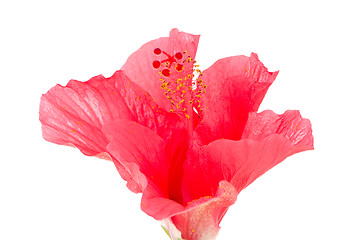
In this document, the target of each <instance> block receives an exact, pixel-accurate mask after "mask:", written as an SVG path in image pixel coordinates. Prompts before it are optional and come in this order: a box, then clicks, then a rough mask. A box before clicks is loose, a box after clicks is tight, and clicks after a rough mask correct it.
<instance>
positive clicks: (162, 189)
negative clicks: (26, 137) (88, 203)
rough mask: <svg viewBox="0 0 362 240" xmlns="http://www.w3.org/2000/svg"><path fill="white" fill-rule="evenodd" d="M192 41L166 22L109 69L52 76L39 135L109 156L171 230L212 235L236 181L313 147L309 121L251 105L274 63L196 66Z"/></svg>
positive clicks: (236, 60)
mask: <svg viewBox="0 0 362 240" xmlns="http://www.w3.org/2000/svg"><path fill="white" fill-rule="evenodd" d="M198 41H199V36H196V35H191V34H187V33H183V32H179V31H178V30H177V29H173V30H172V31H171V32H170V36H169V37H163V38H159V39H156V40H153V41H151V42H148V43H146V44H145V45H143V46H142V47H141V48H140V49H139V50H138V51H136V52H135V53H133V54H132V55H131V56H130V57H129V58H128V60H127V62H126V63H125V64H124V66H123V67H122V68H121V70H119V71H117V72H115V73H114V75H113V76H111V77H109V78H105V77H103V76H102V75H99V76H96V77H93V78H91V79H90V80H89V81H87V82H79V81H76V80H71V81H70V82H69V83H68V84H67V85H66V86H65V87H63V86H60V85H56V86H55V87H53V88H52V89H50V90H49V91H48V92H47V93H46V94H44V95H43V96H42V98H41V103H40V121H41V123H42V130H43V137H44V139H46V140H47V141H50V142H53V143H57V144H63V145H70V146H74V147H77V148H78V149H79V150H80V151H81V152H82V153H83V154H85V155H89V156H98V157H100V158H105V159H108V160H111V161H113V162H114V164H115V166H116V167H117V170H118V171H119V173H120V175H121V176H122V178H123V179H124V180H126V181H127V187H128V188H129V189H130V190H131V191H133V192H135V193H143V195H142V201H141V209H142V210H143V211H144V212H145V213H147V214H148V215H150V216H152V217H153V218H155V219H156V220H162V222H163V226H164V228H165V229H166V230H167V232H168V233H169V235H170V237H171V238H172V239H181V238H182V239H187V240H198V239H215V238H216V236H217V233H218V231H219V229H220V227H219V223H220V221H221V220H222V218H223V216H224V214H225V213H226V211H227V210H228V208H229V206H230V205H232V204H233V203H234V202H235V201H236V198H237V195H238V193H239V192H240V191H241V190H242V189H244V188H245V187H247V186H248V185H249V184H250V183H252V182H253V181H254V180H255V179H256V178H258V177H259V176H261V175H262V174H263V173H265V172H266V171H268V170H269V169H270V168H272V167H273V166H275V165H276V164H278V163H280V162H281V161H283V160H284V159H285V158H286V157H288V156H290V155H292V154H294V153H297V152H301V151H305V150H310V149H313V136H312V130H311V125H310V122H309V120H307V119H304V118H302V117H301V116H300V114H299V112H298V111H291V110H289V111H286V112H285V113H284V114H282V115H277V114H275V113H274V112H272V111H270V110H266V111H263V112H261V113H257V110H258V107H259V105H260V103H261V101H262V99H263V98H264V95H265V94H266V92H267V90H268V88H269V86H270V85H271V84H272V82H273V81H274V79H275V78H276V76H277V74H278V72H268V70H267V69H266V68H265V67H264V65H263V64H262V63H261V62H260V61H259V59H258V56H257V55H256V54H254V53H253V54H251V56H250V57H246V56H235V57H228V58H224V59H220V60H218V61H217V62H216V63H215V64H214V65H212V66H211V67H210V68H208V69H206V70H205V71H203V72H201V71H200V70H198V65H197V64H196V61H195V55H196V50H197V45H198Z"/></svg>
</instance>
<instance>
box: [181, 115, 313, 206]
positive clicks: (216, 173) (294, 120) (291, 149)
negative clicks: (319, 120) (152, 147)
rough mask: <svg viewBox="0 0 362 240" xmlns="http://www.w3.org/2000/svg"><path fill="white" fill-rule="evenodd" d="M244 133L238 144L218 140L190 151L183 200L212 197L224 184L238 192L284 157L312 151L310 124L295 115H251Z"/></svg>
mask: <svg viewBox="0 0 362 240" xmlns="http://www.w3.org/2000/svg"><path fill="white" fill-rule="evenodd" d="M244 132H245V134H243V136H242V139H241V140H239V141H233V140H228V139H224V140H223V139H221V140H217V141H214V142H212V143H210V144H208V145H206V146H202V147H200V146H194V147H193V149H191V150H190V151H189V153H188V158H187V160H186V161H185V164H184V182H183V196H184V200H186V201H190V200H192V199H197V198H200V197H203V196H207V195H211V196H213V195H214V194H215V192H216V190H217V186H218V184H219V182H220V181H223V180H226V181H228V182H230V183H231V184H232V185H233V186H234V187H235V188H236V189H237V191H241V190H242V189H243V188H245V187H246V186H248V185H249V184H250V183H252V182H253V181H254V180H255V179H257V178H258V177H259V176H261V175H262V174H264V173H265V172H266V171H268V170H269V169H271V168H272V167H274V166H275V165H277V164H278V163H280V162H281V161H283V160H284V159H285V158H286V157H288V156H290V155H292V154H294V153H297V152H301V151H305V150H310V149H313V137H312V130H311V125H310V122H309V120H307V119H303V118H302V117H301V116H300V114H299V112H298V111H287V112H285V113H284V114H283V115H277V114H275V113H273V112H272V111H264V112H262V113H250V117H249V119H248V123H247V124H246V127H245V131H244ZM195 182H197V183H198V184H195Z"/></svg>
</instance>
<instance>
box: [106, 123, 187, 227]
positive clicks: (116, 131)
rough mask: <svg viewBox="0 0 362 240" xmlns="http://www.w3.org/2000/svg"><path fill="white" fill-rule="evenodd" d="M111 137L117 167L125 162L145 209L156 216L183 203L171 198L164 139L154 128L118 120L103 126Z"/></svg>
mask: <svg viewBox="0 0 362 240" xmlns="http://www.w3.org/2000/svg"><path fill="white" fill-rule="evenodd" d="M103 130H104V133H105V134H106V136H107V138H108V139H110V143H109V144H108V146H107V151H108V152H109V153H110V154H112V156H114V158H115V160H114V162H115V163H116V167H118V166H119V165H121V166H124V167H125V169H126V170H127V172H129V173H130V174H131V176H132V178H133V179H134V180H135V181H136V182H137V183H138V185H139V186H140V187H141V191H142V192H143V195H142V203H141V208H142V210H143V211H144V212H146V213H147V214H149V215H150V216H152V217H154V218H155V219H157V220H161V219H164V218H166V217H169V216H170V215H173V214H175V213H177V212H180V211H182V210H183V209H184V207H183V206H182V205H180V204H178V203H176V202H174V201H172V200H170V199H169V198H168V177H169V176H168V168H169V165H170V162H169V161H168V160H167V156H166V152H165V141H164V140H163V139H162V138H161V137H160V136H158V135H157V134H156V133H155V132H154V131H152V130H150V129H148V128H146V127H144V126H141V125H139V124H137V123H136V122H132V121H129V120H115V121H113V122H111V123H109V124H106V125H105V126H104V129H103Z"/></svg>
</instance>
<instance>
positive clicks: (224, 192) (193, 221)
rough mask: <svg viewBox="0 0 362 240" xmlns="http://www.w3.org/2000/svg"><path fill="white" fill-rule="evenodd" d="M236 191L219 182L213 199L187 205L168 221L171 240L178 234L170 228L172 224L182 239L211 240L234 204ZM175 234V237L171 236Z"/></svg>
mask: <svg viewBox="0 0 362 240" xmlns="http://www.w3.org/2000/svg"><path fill="white" fill-rule="evenodd" d="M236 198H237V191H236V190H235V188H234V187H233V186H232V185H231V184H230V183H228V182H226V181H221V182H220V185H219V186H218V189H217V191H216V194H215V196H214V197H211V196H206V197H203V198H200V199H197V200H194V201H192V202H190V203H188V206H187V207H186V209H185V211H184V212H182V213H179V214H177V215H175V216H173V217H171V218H169V219H168V220H166V223H167V221H168V225H166V227H168V229H169V230H170V231H169V233H170V235H171V237H172V239H175V240H176V239H177V237H178V236H177V235H176V234H178V232H177V231H175V230H174V229H173V228H172V225H171V226H170V223H172V224H173V225H174V226H175V227H176V228H177V229H178V230H179V231H180V232H181V233H182V239H187V240H212V239H215V238H216V236H217V234H218V232H219V229H220V227H219V224H220V222H221V220H222V218H223V217H224V215H225V213H226V211H227V210H228V208H229V206H231V205H232V204H234V202H235V201H236ZM173 234H175V235H176V236H173Z"/></svg>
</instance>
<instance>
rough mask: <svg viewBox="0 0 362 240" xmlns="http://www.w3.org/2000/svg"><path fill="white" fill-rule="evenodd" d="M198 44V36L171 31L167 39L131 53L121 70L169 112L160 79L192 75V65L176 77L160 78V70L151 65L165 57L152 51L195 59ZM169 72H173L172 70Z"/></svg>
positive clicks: (169, 105)
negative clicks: (185, 52)
mask: <svg viewBox="0 0 362 240" xmlns="http://www.w3.org/2000/svg"><path fill="white" fill-rule="evenodd" d="M198 42H199V36H196V35H191V34H187V33H184V32H179V31H178V30H177V29H172V30H171V32H170V36H169V37H163V38H159V39H156V40H153V41H150V42H148V43H146V44H145V45H143V46H142V47H141V48H140V49H139V50H137V51H136V52H135V53H133V54H132V55H131V56H130V57H129V58H128V60H127V62H126V63H125V64H124V65H123V67H122V70H124V71H125V72H126V74H127V76H129V77H130V78H131V79H132V81H134V82H135V83H137V84H138V85H139V86H141V87H142V88H143V89H147V91H149V92H150V94H151V95H152V97H153V98H154V99H155V101H156V102H157V104H158V105H159V106H161V107H162V108H164V109H167V110H169V109H170V108H171V103H170V101H169V100H168V99H166V97H165V94H164V92H165V91H164V90H163V89H162V88H161V85H162V82H160V78H163V79H168V78H172V79H174V78H179V77H184V76H185V75H187V74H190V71H191V73H192V66H193V65H192V64H191V65H188V66H189V67H188V68H187V69H185V70H184V71H182V72H181V73H180V74H176V76H173V75H171V76H170V77H163V76H160V74H159V71H160V69H161V68H160V69H155V68H154V67H153V65H152V63H153V62H154V61H155V60H159V61H162V60H163V59H164V58H165V55H164V54H160V55H156V54H155V53H154V50H155V49H156V48H159V49H161V50H162V51H165V52H167V53H168V54H170V55H174V54H176V53H178V52H180V53H183V52H184V51H187V55H189V56H190V57H191V58H192V59H195V55H196V50H197V45H198ZM171 70H172V71H173V68H172V69H171ZM173 72H175V71H173Z"/></svg>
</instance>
